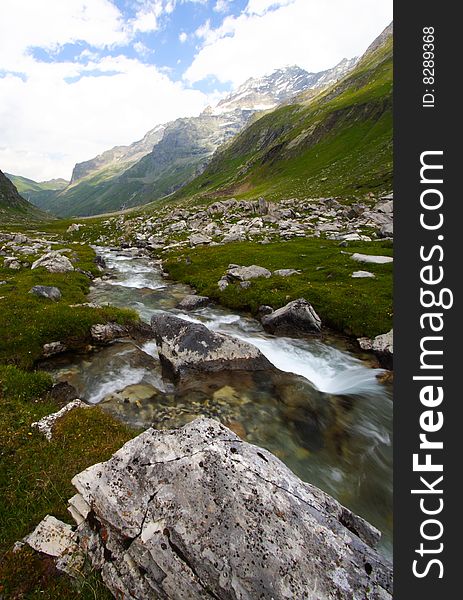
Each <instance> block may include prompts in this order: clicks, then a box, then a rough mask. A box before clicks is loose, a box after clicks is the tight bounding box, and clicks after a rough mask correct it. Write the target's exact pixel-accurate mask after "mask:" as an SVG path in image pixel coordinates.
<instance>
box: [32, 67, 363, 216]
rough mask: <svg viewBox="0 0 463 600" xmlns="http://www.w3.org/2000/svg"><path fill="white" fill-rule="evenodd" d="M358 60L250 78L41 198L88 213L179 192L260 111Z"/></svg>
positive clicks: (52, 206) (62, 212)
mask: <svg viewBox="0 0 463 600" xmlns="http://www.w3.org/2000/svg"><path fill="white" fill-rule="evenodd" d="M355 60H356V59H351V60H347V59H344V60H343V61H341V63H339V64H338V65H336V66H335V67H334V68H333V69H329V70H327V71H322V72H320V73H308V72H307V71H305V70H303V69H301V68H300V67H297V66H292V67H286V68H284V69H278V70H277V71H274V72H273V73H271V74H270V75H267V76H264V77H260V78H255V79H249V80H248V81H246V82H245V83H244V84H243V85H242V86H240V87H239V88H238V89H237V90H236V91H235V92H233V93H231V94H230V95H229V96H227V97H226V98H225V99H223V100H222V101H220V102H219V103H218V104H217V106H215V107H208V108H206V109H205V110H204V111H203V112H202V114H201V115H199V116H198V117H191V118H182V119H177V120H176V121H173V122H171V123H167V124H165V125H161V126H158V127H156V128H154V129H153V130H151V131H150V132H148V134H147V135H146V136H145V137H144V138H143V140H141V141H139V142H135V143H134V144H131V145H130V146H117V147H115V148H113V149H112V150H108V151H107V152H104V153H103V154H101V155H99V156H97V157H95V158H94V159H92V160H90V161H86V162H84V163H79V164H77V165H76V166H75V168H74V172H73V174H72V179H71V183H70V185H69V186H68V187H67V188H66V189H65V190H62V191H59V192H52V193H50V194H49V195H48V197H47V198H45V199H44V198H41V199H40V206H41V207H42V208H46V209H47V210H50V211H51V212H54V213H55V214H57V215H59V216H71V215H78V216H87V215H92V214H101V213H104V212H109V211H114V210H120V209H123V208H129V207H132V206H137V205H141V204H145V203H147V202H149V201H151V200H154V199H158V198H162V197H164V196H166V195H169V194H171V193H173V192H174V191H176V190H177V189H178V188H180V187H181V186H183V185H185V183H187V182H189V181H190V180H192V179H194V178H195V177H196V176H197V175H198V174H200V173H201V172H202V171H203V170H204V168H205V167H206V165H207V163H208V161H209V160H210V158H211V156H212V155H213V153H214V152H215V151H216V150H217V148H219V146H221V145H222V144H223V143H224V142H226V141H228V140H229V139H231V138H232V137H234V136H235V135H236V134H237V133H239V132H240V131H241V130H242V129H243V128H244V127H245V126H246V125H247V124H248V123H249V122H250V121H251V120H252V119H253V118H254V117H255V115H256V114H257V113H258V112H259V111H262V110H271V109H273V108H275V107H276V106H278V105H279V104H280V103H281V102H286V101H288V100H290V99H291V98H293V97H294V96H295V95H297V94H299V93H301V92H302V91H303V90H307V89H317V88H319V87H321V86H325V85H327V83H329V82H331V81H333V80H335V79H338V78H339V77H341V76H342V75H344V74H345V73H346V72H347V71H348V70H349V69H351V68H352V66H353V65H354V64H355Z"/></svg>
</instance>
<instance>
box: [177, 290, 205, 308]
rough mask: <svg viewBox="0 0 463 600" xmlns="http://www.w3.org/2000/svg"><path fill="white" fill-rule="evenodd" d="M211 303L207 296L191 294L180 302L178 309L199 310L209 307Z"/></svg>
mask: <svg viewBox="0 0 463 600" xmlns="http://www.w3.org/2000/svg"><path fill="white" fill-rule="evenodd" d="M210 302H211V300H210V298H208V297H207V296H196V295H194V294H191V295H189V296H185V298H183V299H182V300H180V302H179V303H178V304H177V306H176V308H178V309H179V310H195V309H197V308H203V307H204V306H207V305H208V304H210Z"/></svg>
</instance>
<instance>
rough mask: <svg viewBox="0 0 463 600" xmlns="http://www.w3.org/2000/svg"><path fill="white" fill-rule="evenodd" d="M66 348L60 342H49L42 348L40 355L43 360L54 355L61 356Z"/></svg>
mask: <svg viewBox="0 0 463 600" xmlns="http://www.w3.org/2000/svg"><path fill="white" fill-rule="evenodd" d="M66 350H67V346H66V345H65V344H63V343H61V342H50V343H49V344H44V345H43V348H42V354H43V356H44V358H50V356H55V354H62V353H63V352H66Z"/></svg>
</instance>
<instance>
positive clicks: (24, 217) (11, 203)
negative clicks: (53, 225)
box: [0, 171, 50, 225]
mask: <svg viewBox="0 0 463 600" xmlns="http://www.w3.org/2000/svg"><path fill="white" fill-rule="evenodd" d="M49 218H50V217H49V215H46V214H45V213H43V212H42V211H40V210H38V209H37V208H36V207H35V206H32V204H30V203H29V202H28V201H27V200H25V199H24V198H23V197H22V196H21V195H20V194H19V192H18V190H17V189H16V187H15V186H14V184H13V183H12V182H11V181H10V180H9V179H8V177H6V175H4V174H3V173H2V172H1V171H0V224H1V225H5V224H10V223H25V222H29V221H41V220H43V219H49Z"/></svg>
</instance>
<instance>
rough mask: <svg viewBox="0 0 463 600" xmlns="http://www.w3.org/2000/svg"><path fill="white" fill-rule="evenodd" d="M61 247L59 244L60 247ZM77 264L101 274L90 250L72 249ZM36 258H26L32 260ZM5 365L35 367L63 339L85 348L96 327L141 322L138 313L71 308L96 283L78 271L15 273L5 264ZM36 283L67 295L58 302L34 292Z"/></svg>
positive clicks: (0, 293) (0, 340)
mask: <svg viewBox="0 0 463 600" xmlns="http://www.w3.org/2000/svg"><path fill="white" fill-rule="evenodd" d="M56 247H57V248H58V247H59V246H56ZM70 247H71V249H72V253H71V254H69V253H68V256H71V257H74V260H75V263H74V264H75V266H76V267H78V268H80V269H82V270H84V271H89V272H92V273H94V274H97V273H98V271H97V269H96V265H95V263H94V262H93V259H94V257H95V253H94V251H93V250H92V248H90V247H89V246H82V245H80V244H75V245H71V246H70ZM34 258H35V257H32V256H31V257H28V258H26V260H27V261H29V262H31V261H32V260H33V259H34ZM1 280H5V281H6V284H4V285H2V286H1V289H0V311H1V314H2V319H1V321H0V363H10V364H16V365H18V366H20V367H22V368H31V367H32V366H33V365H34V363H35V362H36V361H37V360H38V359H39V358H40V357H41V354H42V348H43V345H44V344H46V343H49V342H55V341H60V342H63V343H65V344H66V345H68V346H69V347H71V348H72V347H74V348H75V347H80V346H82V345H83V344H85V343H86V341H88V335H89V330H90V327H91V326H92V325H94V324H96V323H107V322H110V321H116V322H118V323H127V322H129V321H133V320H137V319H138V316H137V315H136V313H135V312H133V311H129V310H122V309H118V308H113V307H103V308H98V309H95V308H89V307H78V308H76V307H71V306H70V305H73V304H80V303H84V302H86V296H87V293H88V291H89V286H90V279H89V278H88V277H87V276H86V275H84V274H82V273H79V272H77V271H73V272H69V273H49V272H48V271H47V270H46V269H44V268H39V269H34V270H31V269H30V268H23V269H21V270H20V271H13V270H11V269H8V268H5V267H4V266H3V262H2V263H1V264H0V281H1ZM35 285H46V286H56V287H58V288H59V289H60V290H61V292H62V298H61V300H59V301H58V302H52V301H50V300H47V299H45V298H37V297H36V296H34V295H32V294H29V293H28V292H29V290H30V289H31V288H32V287H33V286H35Z"/></svg>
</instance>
